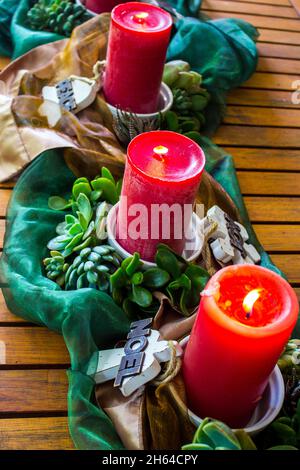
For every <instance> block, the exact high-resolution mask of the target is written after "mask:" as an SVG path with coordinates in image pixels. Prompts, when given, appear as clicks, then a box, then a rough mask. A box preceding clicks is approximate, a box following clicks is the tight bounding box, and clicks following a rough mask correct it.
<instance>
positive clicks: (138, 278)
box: [131, 271, 144, 286]
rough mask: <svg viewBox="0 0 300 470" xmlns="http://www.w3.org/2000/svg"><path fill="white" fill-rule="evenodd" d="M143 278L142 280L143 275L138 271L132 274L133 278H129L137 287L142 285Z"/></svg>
mask: <svg viewBox="0 0 300 470" xmlns="http://www.w3.org/2000/svg"><path fill="white" fill-rule="evenodd" d="M143 278H144V276H143V273H142V272H141V271H138V272H137V273H134V274H133V276H132V278H131V282H132V284H134V285H135V286H138V285H140V284H142V282H143Z"/></svg>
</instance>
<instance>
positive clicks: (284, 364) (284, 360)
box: [277, 339, 300, 375]
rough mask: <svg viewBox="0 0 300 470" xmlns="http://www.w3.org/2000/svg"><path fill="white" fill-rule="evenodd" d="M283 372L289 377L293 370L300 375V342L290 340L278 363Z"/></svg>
mask: <svg viewBox="0 0 300 470" xmlns="http://www.w3.org/2000/svg"><path fill="white" fill-rule="evenodd" d="M277 364H278V366H279V368H280V370H281V372H282V373H283V374H284V375H289V374H290V373H291V372H292V369H295V370H296V372H297V373H298V374H299V375H300V340H299V339H290V340H289V341H288V342H287V344H286V346H285V349H284V351H283V353H282V354H281V356H280V358H279V360H278V362H277Z"/></svg>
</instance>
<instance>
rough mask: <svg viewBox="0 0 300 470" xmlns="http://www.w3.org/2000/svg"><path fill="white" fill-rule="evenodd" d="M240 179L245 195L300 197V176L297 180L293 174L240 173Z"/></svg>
mask: <svg viewBox="0 0 300 470" xmlns="http://www.w3.org/2000/svg"><path fill="white" fill-rule="evenodd" d="M238 179H239V183H240V187H241V190H242V193H243V194H245V195H249V194H255V195H256V194H259V195H265V194H269V195H272V194H273V195H280V196H281V195H282V196H299V195H300V175H299V177H298V178H295V174H293V173H279V172H268V173H265V172H251V171H238ZM299 208H300V199H299Z"/></svg>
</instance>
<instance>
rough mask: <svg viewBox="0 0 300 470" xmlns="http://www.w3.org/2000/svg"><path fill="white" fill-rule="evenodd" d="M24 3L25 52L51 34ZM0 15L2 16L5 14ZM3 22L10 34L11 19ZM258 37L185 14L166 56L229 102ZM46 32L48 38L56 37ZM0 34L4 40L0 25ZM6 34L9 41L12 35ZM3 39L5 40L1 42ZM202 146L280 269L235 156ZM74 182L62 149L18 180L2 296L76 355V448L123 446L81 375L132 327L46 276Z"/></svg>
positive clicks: (72, 410)
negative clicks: (56, 203)
mask: <svg viewBox="0 0 300 470" xmlns="http://www.w3.org/2000/svg"><path fill="white" fill-rule="evenodd" d="M196 3H197V2H193V1H190V2H182V1H181V2H180V5H181V7H180V8H181V11H183V10H182V8H183V5H184V6H185V8H187V10H185V11H184V12H185V13H187V12H188V14H192V13H193V11H196ZM173 4H175V1H173ZM178 4H179V2H178ZM0 5H2V0H0ZM25 5H27V0H22V1H21V2H20V6H19V9H18V10H17V12H16V14H15V15H14V17H13V22H12V27H11V31H12V42H13V44H14V47H15V49H14V55H15V56H16V55H17V54H20V53H21V51H22V52H24V51H25V50H28V49H26V47H30V44H31V45H35V46H36V45H37V44H38V43H39V44H41V43H44V42H46V36H43V35H42V34H41V35H40V33H35V36H36V37H35V39H33V37H31V39H29V36H27V34H28V32H27V31H25V30H24V28H23V29H22V26H21V25H20V24H19V23H18V21H19V22H20V21H21V19H22V18H23V17H24V11H25V10H24V8H25ZM1 12H2V10H0V21H1V18H3V16H1ZM22 15H23V16H22ZM17 19H18V21H17ZM0 24H1V23H0ZM5 24H6V26H7V27H6V32H7V28H8V25H9V17H8V19H7V21H6V23H5ZM18 27H19V29H18ZM16 31H19V33H18V34H19V38H21V40H17V39H16V37H17V36H15V34H16ZM255 35H256V33H255V30H254V28H252V27H251V26H250V25H247V24H245V23H244V22H241V23H240V22H238V21H235V20H217V21H214V22H203V21H200V20H197V19H192V18H185V19H183V20H181V21H180V22H179V24H178V25H177V32H176V34H175V36H174V37H173V40H172V42H171V45H170V48H169V52H168V58H169V59H171V58H181V59H185V60H188V61H189V62H190V63H191V66H192V68H193V69H196V70H198V71H199V72H200V73H202V74H203V76H204V82H205V85H207V86H208V87H209V89H210V91H211V92H212V94H213V100H214V103H215V105H217V106H219V105H220V104H221V105H222V104H223V103H224V99H225V95H226V91H227V90H229V89H230V88H232V87H234V86H237V85H238V84H239V83H241V82H242V81H243V80H245V79H246V78H247V77H248V76H249V75H250V74H251V73H252V72H253V70H254V68H255V64H256V60H257V54H256V49H255V45H254V43H253V41H252V40H251V37H252V38H254V37H255ZM49 36H50V35H49ZM49 36H48V40H51V39H49ZM0 37H1V38H4V35H3V31H2V29H1V32H0ZM5 37H6V40H7V41H9V36H8V35H6V36H5ZM42 37H43V39H40V38H42ZM203 38H205V40H204V41H203ZM39 41H40V42H39ZM0 42H1V44H2V39H1V41H0ZM24 44H25V46H26V47H25V49H24ZM216 109H217V108H213V105H212V107H211V109H210V113H211V114H210V119H209V126H208V127H209V130H210V131H212V129H213V128H214V127H216V125H217V123H218V120H219V113H217V112H216ZM203 148H204V151H205V153H206V157H207V165H206V169H207V171H208V172H209V173H210V174H211V175H212V176H213V177H214V178H215V179H216V180H217V181H218V182H219V183H220V184H221V185H222V186H223V187H224V189H225V190H226V191H227V192H228V193H229V194H230V196H231V197H232V198H233V200H234V201H235V203H236V205H237V206H238V208H239V210H240V212H241V215H242V218H243V222H244V224H245V225H246V227H247V229H248V231H250V235H251V241H252V242H253V243H255V244H256V246H257V248H258V249H259V251H260V252H261V255H262V264H263V265H264V266H266V267H269V268H270V269H273V270H275V271H277V272H279V271H278V269H277V268H276V267H275V266H274V265H272V264H271V262H270V260H269V257H268V256H267V254H266V253H265V252H264V251H263V249H262V248H261V247H260V245H259V244H258V242H257V240H256V239H255V236H254V233H253V231H252V229H251V226H250V222H249V219H248V217H247V213H246V210H245V207H244V204H243V200H242V196H241V193H240V190H239V185H238V181H237V178H236V174H235V170H234V167H233V163H232V158H231V157H230V156H229V155H227V154H226V152H224V151H223V150H222V149H220V148H218V147H217V146H215V145H213V144H212V142H211V141H210V140H209V139H208V138H207V137H204V138H203ZM74 179H75V178H74V176H73V175H72V173H71V171H70V170H69V169H68V167H67V166H66V164H65V162H64V159H63V158H62V154H61V153H60V152H58V151H57V152H47V153H44V154H42V155H41V156H40V157H39V158H37V159H36V160H35V161H34V162H33V163H32V164H31V165H30V167H29V168H28V169H27V170H26V171H25V172H24V173H23V175H22V177H21V178H20V180H19V181H18V183H17V185H16V187H15V190H14V192H13V196H12V200H11V203H10V206H9V210H8V214H7V215H8V219H7V220H8V222H7V231H6V235H5V243H4V252H3V256H2V258H1V265H0V268H1V279H2V282H3V284H4V288H3V293H4V296H5V299H6V302H7V305H8V308H9V309H10V310H11V311H13V312H14V313H16V314H17V315H19V316H22V317H23V318H25V319H26V320H28V321H31V322H35V323H38V324H40V325H45V326H47V327H48V328H50V329H52V330H54V331H57V332H59V333H61V334H62V335H63V337H64V340H65V342H66V345H67V347H68V350H69V352H70V357H71V370H70V371H69V372H68V378H69V393H68V409H69V425H70V432H71V435H72V438H73V440H74V442H75V445H76V446H77V447H78V448H80V449H121V448H122V444H121V442H120V440H119V438H118V436H117V434H116V432H115V430H114V428H113V425H112V423H111V421H110V419H109V418H108V417H107V415H106V414H105V413H104V412H103V411H102V410H100V409H99V408H98V407H97V406H96V405H95V404H94V401H93V387H94V383H93V381H92V380H91V379H89V378H88V377H87V376H86V375H85V373H84V372H85V368H86V365H87V362H88V360H89V358H90V357H91V355H92V353H93V352H94V351H96V350H98V349H99V348H100V349H101V348H106V347H112V346H113V345H114V344H115V342H116V341H117V340H119V339H121V338H124V337H125V335H126V334H127V332H128V328H129V322H128V320H127V317H126V316H125V314H124V313H123V311H122V310H121V309H120V308H119V307H117V306H116V305H115V304H114V302H113V301H112V299H111V298H110V297H109V296H108V295H106V294H103V293H100V292H99V291H96V290H93V289H83V290H80V291H69V292H64V291H61V290H60V288H59V287H58V285H57V284H55V283H54V282H52V281H50V280H49V279H47V278H46V277H44V276H43V273H42V265H41V260H42V258H43V257H44V256H45V255H46V252H47V249H46V243H47V242H48V240H49V238H51V236H54V234H55V226H56V224H57V223H58V222H59V221H61V219H62V214H61V213H57V212H54V211H52V210H50V209H49V208H48V205H47V201H48V197H49V196H50V195H53V194H61V195H64V194H65V193H66V192H69V191H70V189H71V186H72V182H73V180H74ZM298 333H299V330H298Z"/></svg>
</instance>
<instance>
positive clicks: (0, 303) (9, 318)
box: [0, 290, 25, 339]
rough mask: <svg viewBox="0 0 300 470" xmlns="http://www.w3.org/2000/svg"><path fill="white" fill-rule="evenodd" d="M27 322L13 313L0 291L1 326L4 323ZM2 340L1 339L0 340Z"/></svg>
mask: <svg viewBox="0 0 300 470" xmlns="http://www.w3.org/2000/svg"><path fill="white" fill-rule="evenodd" d="M24 322H25V320H24V319H23V318H21V317H17V316H16V315H14V314H13V313H11V312H10V311H9V310H8V308H7V306H6V303H5V300H4V297H3V294H2V291H1V290H0V325H2V326H3V324H4V323H24ZM0 339H1V338H0Z"/></svg>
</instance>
